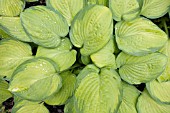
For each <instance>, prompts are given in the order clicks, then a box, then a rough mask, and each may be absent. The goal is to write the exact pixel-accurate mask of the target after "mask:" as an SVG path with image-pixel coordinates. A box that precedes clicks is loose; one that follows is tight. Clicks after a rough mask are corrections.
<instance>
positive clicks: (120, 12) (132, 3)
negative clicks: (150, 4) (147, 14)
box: [109, 0, 140, 21]
mask: <svg viewBox="0 0 170 113" xmlns="http://www.w3.org/2000/svg"><path fill="white" fill-rule="evenodd" d="M109 7H110V9H111V10H112V14H113V19H114V20H116V21H121V20H132V19H134V18H136V17H137V16H138V15H139V12H140V8H139V4H138V2H137V0H110V2H109Z"/></svg>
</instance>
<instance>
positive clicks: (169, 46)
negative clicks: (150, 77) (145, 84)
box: [157, 40, 170, 82]
mask: <svg viewBox="0 0 170 113" xmlns="http://www.w3.org/2000/svg"><path fill="white" fill-rule="evenodd" d="M160 52H161V53H163V54H165V55H166V56H168V57H167V58H168V61H167V65H166V68H165V71H164V72H163V73H162V74H161V75H160V76H159V77H158V78H157V80H158V81H159V82H164V81H169V80H170V40H168V42H167V43H166V44H165V46H164V47H163V48H162V49H161V50H160Z"/></svg>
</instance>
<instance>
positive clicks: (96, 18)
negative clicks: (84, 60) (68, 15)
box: [70, 5, 113, 56]
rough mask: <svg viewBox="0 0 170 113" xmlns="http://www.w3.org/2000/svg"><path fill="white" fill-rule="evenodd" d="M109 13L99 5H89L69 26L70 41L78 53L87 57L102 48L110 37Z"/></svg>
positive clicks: (111, 24)
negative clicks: (77, 49) (78, 49)
mask: <svg viewBox="0 0 170 113" xmlns="http://www.w3.org/2000/svg"><path fill="white" fill-rule="evenodd" d="M112 32H113V20H112V13H111V11H110V10H109V9H108V8H107V7H105V6H100V5H89V6H87V7H85V8H84V9H83V10H81V11H80V12H79V13H78V14H77V16H76V17H75V18H74V20H73V23H72V25H71V31H70V39H71V42H72V43H73V45H74V46H76V47H78V48H81V50H80V52H81V54H82V55H84V56H88V55H90V54H92V53H94V52H97V51H98V50H100V49H101V48H102V47H104V46H105V45H106V44H107V42H108V41H109V39H110V38H111V37H112Z"/></svg>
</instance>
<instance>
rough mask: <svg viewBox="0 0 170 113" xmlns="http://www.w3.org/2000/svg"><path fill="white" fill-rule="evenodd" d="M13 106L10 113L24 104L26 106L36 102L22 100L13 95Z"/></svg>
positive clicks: (15, 112) (13, 112) (14, 112)
mask: <svg viewBox="0 0 170 113" xmlns="http://www.w3.org/2000/svg"><path fill="white" fill-rule="evenodd" d="M14 103H15V104H14V106H13V107H12V113H18V112H17V111H18V110H19V109H20V108H22V107H24V106H28V105H34V104H35V105H36V104H38V102H32V101H28V100H23V99H21V98H19V97H17V96H14Z"/></svg>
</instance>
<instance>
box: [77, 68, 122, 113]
mask: <svg viewBox="0 0 170 113" xmlns="http://www.w3.org/2000/svg"><path fill="white" fill-rule="evenodd" d="M75 98H76V106H77V108H78V109H77V113H116V112H117V108H118V106H119V104H120V100H121V80H120V78H119V76H118V74H117V73H116V72H115V71H114V70H109V69H106V68H103V69H101V71H100V73H95V72H91V73H89V74H87V75H86V77H84V78H83V79H82V81H81V83H80V85H79V86H78V88H77V89H76V92H75Z"/></svg>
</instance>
